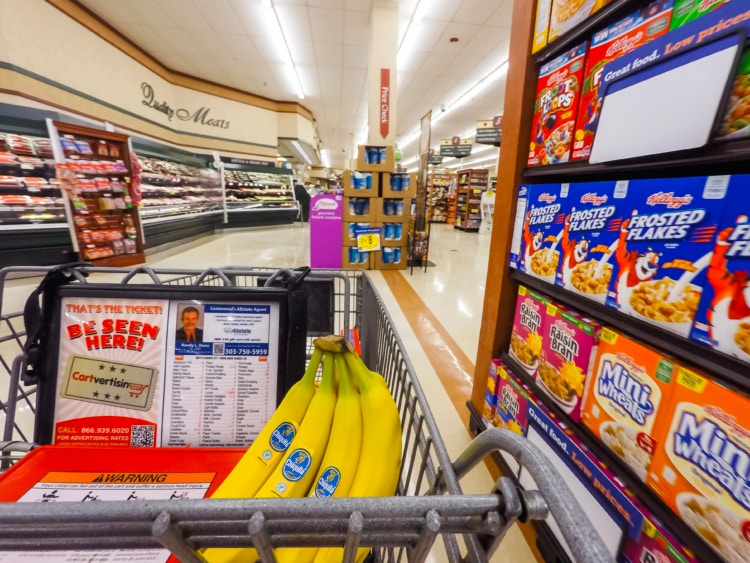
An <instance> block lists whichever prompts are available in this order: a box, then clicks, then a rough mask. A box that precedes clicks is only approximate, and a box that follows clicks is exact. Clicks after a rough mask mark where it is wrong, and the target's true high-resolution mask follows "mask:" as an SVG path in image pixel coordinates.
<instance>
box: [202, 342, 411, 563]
mask: <svg viewBox="0 0 750 563" xmlns="http://www.w3.org/2000/svg"><path fill="white" fill-rule="evenodd" d="M314 344H315V348H314V351H313V354H312V357H311V359H310V362H309V364H308V366H307V369H306V371H305V374H304V375H303V376H302V378H301V379H300V381H299V382H297V383H296V384H295V385H294V386H293V387H292V388H291V389H290V390H289V392H288V393H287V395H286V397H285V398H284V400H283V401H282V402H281V404H280V405H279V407H278V409H277V410H276V412H275V413H274V415H273V416H272V417H271V419H270V420H269V421H268V423H267V424H266V426H265V428H264V429H263V430H262V431H261V433H260V434H259V435H258V437H257V438H256V439H255V441H254V442H253V444H252V445H251V446H250V448H249V449H248V451H247V452H246V453H245V454H244V455H243V457H242V458H241V460H240V461H239V463H238V464H237V466H236V467H235V468H234V470H233V471H232V472H231V473H230V475H229V476H228V477H227V478H226V479H225V480H224V482H223V483H222V484H221V485H220V486H219V488H218V489H217V490H216V491H215V492H214V494H213V495H212V497H211V498H249V497H255V498H290V497H303V496H317V497H331V496H353V497H364V496H367V497H372V496H376V497H377V496H391V495H393V494H395V492H396V486H397V483H398V477H399V475H400V469H401V422H400V417H399V413H398V407H397V406H396V403H395V402H394V400H393V397H392V395H391V393H390V391H389V389H388V387H387V386H386V383H385V381H384V380H383V378H382V377H381V376H380V375H379V374H377V373H374V372H371V371H370V370H369V369H368V368H367V366H365V364H364V363H363V362H362V360H361V359H360V358H359V356H358V355H357V354H356V352H354V349H353V348H352V346H351V344H350V343H349V341H348V340H346V339H345V338H343V337H339V336H327V337H323V338H318V339H316V340H315V342H314ZM321 365H322V376H321V379H320V386H319V387H318V388H317V390H316V386H315V378H316V375H317V374H318V371H319V368H320V366H321ZM337 387H338V388H337ZM360 552H361V553H358V557H362V558H364V556H365V555H366V554H367V552H368V550H367V549H364V548H362V549H360ZM342 553H343V549H340V548H323V549H320V550H318V549H313V548H308V549H298V548H295V549H291V548H289V549H277V550H276V557H277V560H278V561H289V562H292V561H294V562H304V561H313V560H314V561H341V554H342ZM203 556H204V557H205V558H206V559H207V560H208V561H211V563H218V562H229V561H252V560H254V559H253V557H255V556H256V553H255V551H254V550H252V549H231V548H210V549H207V550H206V551H205V552H204V554H203Z"/></svg>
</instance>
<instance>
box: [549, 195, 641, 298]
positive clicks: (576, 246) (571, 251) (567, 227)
mask: <svg viewBox="0 0 750 563" xmlns="http://www.w3.org/2000/svg"><path fill="white" fill-rule="evenodd" d="M619 184H620V183H619V182H585V183H573V184H570V187H569V189H568V190H567V192H566V191H565V190H561V194H560V195H561V201H563V202H564V203H563V207H564V208H565V209H566V215H565V224H564V228H563V232H562V238H561V239H560V246H561V252H562V255H561V256H560V264H559V267H558V270H557V277H556V278H555V283H556V284H557V285H559V286H561V287H564V288H565V289H567V290H568V291H572V292H573V293H576V294H578V295H582V296H583V297H587V298H588V299H591V300H593V301H596V302H598V303H601V304H604V303H605V301H606V299H607V292H608V291H609V286H610V282H611V281H612V268H613V265H612V264H613V262H614V259H613V256H614V248H615V247H614V245H615V244H616V243H617V241H618V239H619V234H620V225H621V223H622V218H623V213H625V210H626V209H627V212H628V213H629V212H630V210H629V209H628V208H627V198H626V196H627V190H621V189H619ZM563 186H565V185H564V184H563Z"/></svg>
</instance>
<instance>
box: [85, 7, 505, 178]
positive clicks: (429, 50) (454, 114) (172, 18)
mask: <svg viewBox="0 0 750 563" xmlns="http://www.w3.org/2000/svg"><path fill="white" fill-rule="evenodd" d="M373 1H384V2H393V3H394V4H396V5H397V6H398V13H399V45H400V47H399V49H400V50H399V56H398V77H397V84H396V95H397V111H398V114H397V116H396V125H397V143H398V144H399V147H400V148H401V149H402V152H403V155H404V161H405V163H407V164H408V163H409V161H410V160H412V158H413V157H415V156H416V150H417V143H416V140H415V139H414V140H411V142H407V143H406V144H405V143H404V141H405V140H406V138H407V136H408V135H409V134H411V133H414V132H416V131H417V129H418V127H419V120H420V118H421V117H422V116H423V115H424V114H425V113H427V112H428V111H429V110H432V112H433V126H432V146H436V145H437V144H438V143H439V140H440V139H441V138H448V137H452V136H456V135H459V136H463V137H465V136H473V134H474V127H475V121H476V120H478V119H491V118H492V117H493V116H495V115H500V114H501V113H502V108H503V99H504V91H505V78H504V75H505V74H504V72H503V69H500V71H499V72H495V73H494V74H492V73H493V70H495V69H497V68H498V67H499V66H501V65H502V64H503V63H504V62H505V61H506V60H507V58H508V49H509V43H510V20H511V12H512V8H513V0H398V1H397V0H117V1H112V0H79V2H80V3H81V4H82V5H84V6H85V7H86V8H88V9H89V10H90V11H92V12H93V13H95V14H96V15H98V16H99V17H100V18H101V19H103V20H105V21H106V22H107V23H109V24H110V25H111V26H112V27H114V28H115V29H116V30H118V31H119V32H120V33H122V34H123V35H124V36H125V37H127V38H128V39H130V40H131V41H132V42H134V43H135V44H137V45H138V46H140V47H141V48H142V49H144V50H145V51H146V52H148V53H149V54H151V55H152V56H153V57H154V58H156V59H157V60H159V61H160V62H161V63H162V64H164V65H165V66H167V67H169V68H171V69H173V70H175V71H179V72H182V73H186V74H189V75H192V76H196V77H199V78H203V79H206V80H210V81H212V82H216V83H219V84H225V85H227V86H231V87H234V88H238V89H240V90H244V91H246V92H250V93H253V94H257V95H261V96H265V97H268V98H271V99H274V100H280V101H282V100H283V101H299V103H301V104H302V105H304V106H305V107H307V108H308V109H309V110H310V111H311V112H312V113H313V115H314V117H315V121H316V128H317V135H318V139H319V148H320V149H321V157H322V161H323V163H325V165H327V166H333V167H334V168H343V167H345V166H346V165H347V161H346V159H347V158H352V157H353V156H355V155H354V148H355V146H356V145H357V144H358V143H364V142H365V137H364V136H363V130H364V127H365V125H366V122H367V73H368V70H367V65H368V44H369V37H370V32H369V21H370V12H371V9H372V5H373ZM269 4H270V5H271V6H272V7H273V9H274V10H275V12H276V14H277V17H278V21H279V23H280V24H281V34H282V35H283V37H280V36H279V33H278V31H275V30H274V29H273V26H271V25H269V23H268V22H269V19H268V17H269V10H268V8H267V6H268V5H269ZM415 11H416V14H415ZM452 38H456V39H457V41H451V39H452ZM284 39H286V43H287V45H288V47H289V51H288V52H289V54H290V55H291V58H292V60H293V62H294V66H295V68H296V70H297V74H298V76H299V79H300V82H301V85H302V89H303V91H304V98H303V99H299V100H298V97H297V92H296V89H295V86H294V84H293V79H290V78H289V76H290V74H289V71H288V70H285V69H288V67H287V66H285V63H284V61H285V60H286V56H285V52H286V51H285V49H284V48H283V44H284ZM490 74H492V76H491V77H490V78H491V80H487V81H485V82H484V83H483V84H482V85H481V86H480V87H477V88H472V87H473V86H474V85H476V84H477V83H479V82H480V81H481V80H482V79H483V78H484V77H486V76H488V75H490ZM467 92H469V93H468V94H467ZM464 94H466V95H464ZM462 96H463V97H462ZM459 98H461V99H460V102H459V103H457V104H454V103H453V102H454V101H455V100H457V99H459ZM441 108H445V109H446V110H447V111H445V112H443V111H442V110H441ZM441 114H442V115H441ZM437 116H440V117H439V118H437ZM436 118H437V119H436ZM392 119H393V117H392ZM412 138H413V137H412ZM479 148H482V145H478V146H477V147H476V148H475V151H474V152H475V154H476V152H477V149H479ZM480 154H482V155H489V156H490V157H491V156H492V155H493V154H494V155H495V156H496V155H497V150H496V149H495V151H491V150H485V151H483V152H482V153H480ZM465 160H467V161H468V160H475V159H472V157H469V158H467V159H465Z"/></svg>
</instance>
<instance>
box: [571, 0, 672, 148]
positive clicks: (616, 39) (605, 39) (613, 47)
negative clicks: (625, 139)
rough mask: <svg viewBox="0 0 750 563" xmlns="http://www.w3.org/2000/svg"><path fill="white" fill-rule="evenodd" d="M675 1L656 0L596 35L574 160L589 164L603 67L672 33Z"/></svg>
mask: <svg viewBox="0 0 750 563" xmlns="http://www.w3.org/2000/svg"><path fill="white" fill-rule="evenodd" d="M672 5H673V0H657V1H655V2H652V3H651V4H649V5H648V6H646V7H645V8H642V9H640V10H638V11H637V12H634V13H632V14H630V15H629V16H628V17H626V18H624V19H622V20H620V21H619V22H617V23H615V24H614V25H611V26H610V27H608V28H606V29H603V30H601V31H599V32H597V33H595V34H594V36H593V37H592V39H591V47H590V48H589V54H588V57H587V59H586V72H585V73H584V78H583V90H582V93H581V107H580V109H579V111H578V117H577V119H576V128H575V138H574V141H573V151H572V153H571V160H588V158H589V156H591V145H592V144H593V143H594V133H595V132H596V125H597V123H598V120H599V110H600V108H601V104H602V98H601V97H600V96H599V83H600V81H601V77H602V71H603V70H604V66H605V65H606V64H607V63H608V62H609V61H613V60H615V59H616V58H617V57H619V56H620V55H624V54H625V53H628V52H630V51H632V50H633V49H635V48H636V47H640V46H641V45H643V44H644V43H647V42H648V41H650V40H652V39H655V38H656V37H659V36H660V35H664V34H665V33H667V31H669V21H670V18H671V15H672Z"/></svg>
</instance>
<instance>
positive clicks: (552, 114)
mask: <svg viewBox="0 0 750 563" xmlns="http://www.w3.org/2000/svg"><path fill="white" fill-rule="evenodd" d="M587 45H588V42H586V43H583V44H582V45H579V46H578V47H576V48H574V49H572V50H570V51H568V52H566V53H563V54H562V55H560V56H559V57H557V58H556V59H553V60H551V61H550V62H548V63H546V64H544V65H542V67H541V68H540V69H539V82H538V83H537V95H536V104H535V106H534V118H533V120H532V132H531V144H530V146H529V159H528V165H529V166H540V165H545V164H557V163H559V162H568V160H570V149H571V147H572V145H573V129H574V127H575V122H576V115H577V112H578V103H579V100H580V96H581V86H582V81H583V69H584V66H583V65H584V62H585V60H586V48H587Z"/></svg>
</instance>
